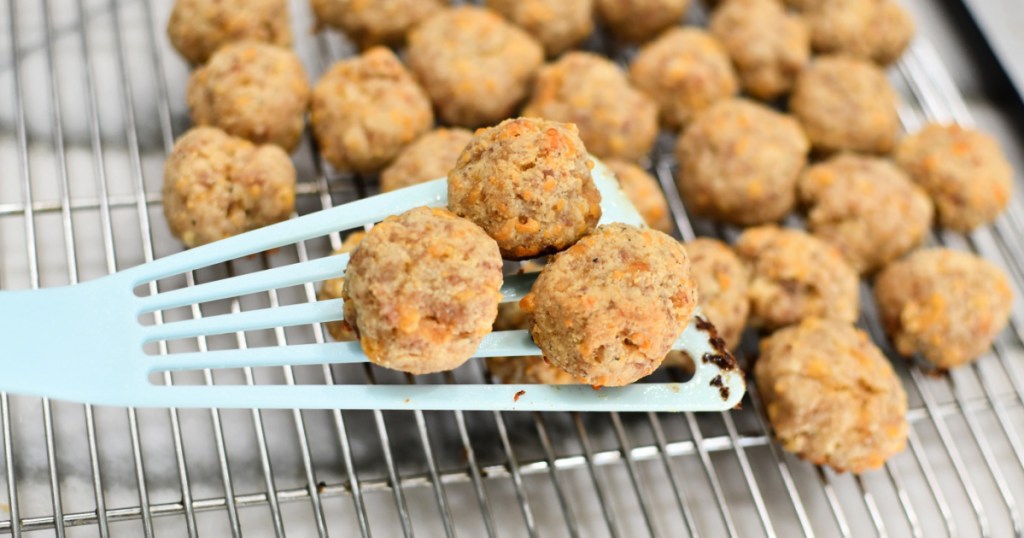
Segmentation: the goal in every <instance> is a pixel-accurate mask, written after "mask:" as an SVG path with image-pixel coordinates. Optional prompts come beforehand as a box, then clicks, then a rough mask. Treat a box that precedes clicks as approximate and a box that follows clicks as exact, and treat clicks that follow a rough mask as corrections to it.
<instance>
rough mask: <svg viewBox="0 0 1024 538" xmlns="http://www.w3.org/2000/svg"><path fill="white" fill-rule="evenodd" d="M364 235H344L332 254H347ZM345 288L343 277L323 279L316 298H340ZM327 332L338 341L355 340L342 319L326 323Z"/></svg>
mask: <svg viewBox="0 0 1024 538" xmlns="http://www.w3.org/2000/svg"><path fill="white" fill-rule="evenodd" d="M365 237H366V232H352V233H350V234H348V236H347V237H345V240H344V241H342V242H341V248H339V249H338V250H336V251H334V253H333V254H332V256H337V255H339V254H348V253H350V252H352V251H353V250H355V248H356V247H357V246H358V245H359V243H361V242H362V241H363V238H365ZM344 288H345V278H344V277H338V278H332V279H329V280H325V281H324V283H323V285H322V286H320V291H319V292H318V293H317V294H316V300H318V301H328V300H331V299H341V291H342V290H343V289H344ZM325 326H326V327H327V332H328V334H330V335H331V338H334V339H335V340H337V341H339V342H350V341H353V340H357V338H356V333H355V331H353V330H352V327H349V325H348V323H345V322H344V321H331V322H328V323H327V324H326V325H325Z"/></svg>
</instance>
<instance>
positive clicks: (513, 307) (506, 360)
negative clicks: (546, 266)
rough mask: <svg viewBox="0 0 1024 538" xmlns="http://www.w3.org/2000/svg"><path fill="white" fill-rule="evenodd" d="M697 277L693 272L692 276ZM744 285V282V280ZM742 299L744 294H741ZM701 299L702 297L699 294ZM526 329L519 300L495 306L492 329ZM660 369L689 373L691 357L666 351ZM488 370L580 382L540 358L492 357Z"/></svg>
mask: <svg viewBox="0 0 1024 538" xmlns="http://www.w3.org/2000/svg"><path fill="white" fill-rule="evenodd" d="M542 267H543V266H541V265H538V264H535V263H533V262H526V263H524V269H525V270H526V272H539V271H540V270H541V268H542ZM695 277H696V275H695ZM744 285H746V283H745V282H744ZM743 299H744V301H745V300H746V297H745V296H744V298H743ZM701 300H703V296H702V297H701ZM519 329H529V320H528V319H527V317H526V314H525V313H524V312H523V311H522V309H521V308H519V303H502V304H501V305H499V306H498V319H496V320H495V321H494V330H495V331H509V330H519ZM661 366H662V368H678V369H680V370H682V371H683V374H684V375H692V374H693V371H694V364H693V360H692V359H690V357H689V356H688V355H687V354H686V353H685V352H683V351H676V350H673V351H669V352H668V355H665V361H664V362H662V363H661ZM487 369H488V370H489V371H490V372H491V374H492V375H494V376H495V377H497V378H498V380H499V381H501V382H502V383H506V384H510V383H540V384H547V385H571V384H579V383H580V381H579V380H577V379H576V378H574V377H573V376H571V375H569V373H568V372H566V371H565V370H562V369H561V368H558V367H557V366H555V365H553V364H551V363H550V362H548V361H546V360H545V359H544V358H543V357H540V356H534V357H491V358H488V359H487Z"/></svg>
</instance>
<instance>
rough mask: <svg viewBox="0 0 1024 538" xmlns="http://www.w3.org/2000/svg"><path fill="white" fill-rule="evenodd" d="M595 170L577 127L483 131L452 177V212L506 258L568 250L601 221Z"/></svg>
mask: <svg viewBox="0 0 1024 538" xmlns="http://www.w3.org/2000/svg"><path fill="white" fill-rule="evenodd" d="M592 166H593V163H592V162H591V161H590V159H589V158H588V156H587V150H586V148H584V147H583V142H582V141H580V139H579V136H578V135H577V131H576V126H574V125H569V124H564V123H557V122H553V121H547V120H541V119H536V118H518V119H512V120H505V121H503V122H501V123H500V124H498V125H497V126H495V127H491V128H488V129H480V130H479V131H477V133H476V135H475V136H474V137H473V140H472V141H470V143H469V145H468V146H466V149H465V150H463V152H462V155H461V156H459V161H458V163H457V164H456V165H455V168H454V169H453V170H452V171H451V172H450V173H449V174H448V207H449V209H451V210H452V211H453V212H455V213H456V214H457V215H460V216H463V217H466V218H468V219H470V220H472V221H473V222H475V223H477V225H479V226H480V227H482V228H483V229H484V230H486V231H487V233H488V235H490V236H491V237H493V238H494V239H495V240H496V241H497V242H498V246H499V247H500V248H501V254H502V256H504V257H505V258H506V259H513V260H523V259H528V258H536V257H537V256H540V255H543V254H551V253H554V252H558V251H560V250H564V249H565V248H567V247H569V246H570V245H572V244H573V243H575V242H576V241H577V240H578V239H579V238H580V237H582V236H583V235H585V234H587V233H589V232H590V231H592V230H593V229H594V227H595V226H596V225H597V221H598V219H600V218H601V195H600V193H599V192H598V191H597V187H596V186H595V185H594V181H593V179H592V178H591V177H590V168H591V167H592Z"/></svg>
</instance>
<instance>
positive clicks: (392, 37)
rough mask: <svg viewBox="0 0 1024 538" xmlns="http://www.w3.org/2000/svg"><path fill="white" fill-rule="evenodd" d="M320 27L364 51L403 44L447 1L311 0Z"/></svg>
mask: <svg viewBox="0 0 1024 538" xmlns="http://www.w3.org/2000/svg"><path fill="white" fill-rule="evenodd" d="M310 3H311V4H312V5H313V13H314V14H315V15H316V20H317V22H318V23H319V24H322V25H327V26H332V27H334V28H337V29H338V30H341V31H342V32H345V35H346V36H348V37H349V39H351V40H352V41H354V42H356V43H357V44H358V45H359V46H360V47H361V48H364V49H365V48H369V47H373V46H375V45H400V44H402V43H403V42H404V41H405V36H406V34H407V33H408V32H409V30H411V29H412V28H413V27H414V26H416V25H417V24H419V23H420V22H422V21H424V20H426V19H428V18H429V17H430V16H432V15H434V14H435V13H437V12H439V11H441V10H442V9H444V8H445V6H446V5H447V4H448V1H447V0H311V2H310Z"/></svg>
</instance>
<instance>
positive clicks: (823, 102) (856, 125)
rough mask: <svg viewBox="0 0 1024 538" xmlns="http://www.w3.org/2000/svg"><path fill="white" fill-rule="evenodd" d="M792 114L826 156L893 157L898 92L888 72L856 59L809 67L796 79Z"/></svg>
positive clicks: (833, 59) (821, 62) (826, 59)
mask: <svg viewBox="0 0 1024 538" xmlns="http://www.w3.org/2000/svg"><path fill="white" fill-rule="evenodd" d="M789 110H790V112H792V113H793V115H794V116H796V117H797V119H799V120H800V123H801V124H803V126H804V130H805V131H806V132H807V136H808V137H809V138H810V139H811V144H812V145H813V146H814V149H815V150H818V151H820V152H822V153H832V152H835V151H841V150H847V151H856V152H861V153H889V152H890V151H892V147H893V144H894V143H895V141H896V133H897V132H898V131H899V118H898V117H897V115H896V92H895V91H894V90H893V88H892V86H891V85H890V84H889V81H888V80H886V78H885V73H884V72H882V70H881V68H879V67H878V66H876V65H874V64H872V63H870V62H867V61H865V60H858V59H855V58H848V57H842V56H821V57H818V58H817V59H815V60H814V61H813V62H811V64H810V65H809V66H807V68H806V69H804V70H803V72H801V73H800V75H799V76H798V77H797V79H796V85H795V86H794V88H793V93H792V95H790V98H789Z"/></svg>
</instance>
